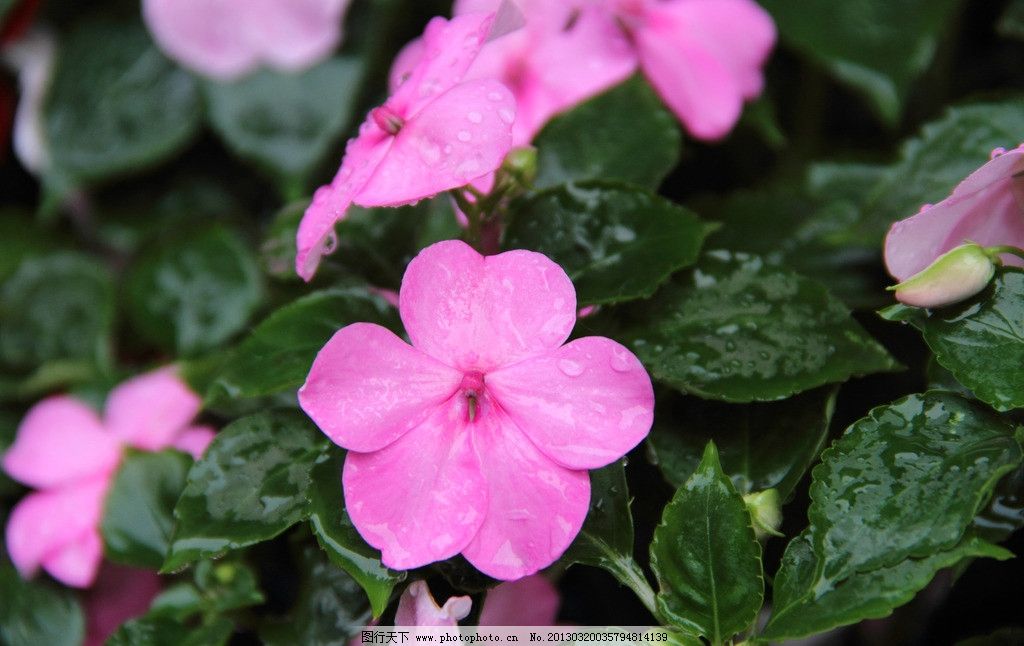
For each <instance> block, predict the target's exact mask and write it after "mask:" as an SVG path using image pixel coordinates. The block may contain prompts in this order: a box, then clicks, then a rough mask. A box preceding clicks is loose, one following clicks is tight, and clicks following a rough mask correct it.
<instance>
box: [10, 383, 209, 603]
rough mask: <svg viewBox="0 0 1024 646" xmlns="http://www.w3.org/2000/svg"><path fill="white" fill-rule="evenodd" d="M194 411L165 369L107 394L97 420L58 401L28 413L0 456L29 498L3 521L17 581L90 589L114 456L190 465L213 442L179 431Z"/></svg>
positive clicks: (197, 429)
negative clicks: (169, 456)
mask: <svg viewBox="0 0 1024 646" xmlns="http://www.w3.org/2000/svg"><path fill="white" fill-rule="evenodd" d="M200 403H201V402H200V399H199V397H198V396H197V395H196V394H195V393H193V392H192V391H190V390H189V389H188V387H187V386H186V385H185V384H184V383H183V382H182V381H181V379H179V378H178V376H177V374H176V373H175V370H174V368H173V367H165V368H161V369H159V370H155V371H153V372H149V373H147V374H144V375H140V376H138V377H135V378H133V379H129V380H128V381H126V382H124V383H123V384H121V385H119V386H118V387H116V388H114V390H113V391H111V393H110V395H109V397H108V398H107V402H106V407H105V411H104V416H103V419H100V416H99V415H97V413H96V412H95V411H94V410H93V409H92V408H90V407H89V406H88V405H86V404H85V403H83V402H81V401H79V400H77V399H75V398H73V397H70V396H67V395H57V396H53V397H49V398H47V399H44V400H43V401H41V402H39V403H38V404H36V405H35V406H33V407H32V409H31V410H29V412H28V413H27V414H26V415H25V418H24V419H23V420H22V421H21V425H20V426H19V428H18V434H17V437H16V438H15V440H14V444H12V445H11V447H10V448H9V449H8V450H7V452H6V453H5V454H4V456H3V467H4V470H5V471H6V472H7V473H8V475H10V476H11V477H12V478H14V479H15V480H18V481H19V482H21V483H23V484H25V485H28V486H29V487H34V488H35V489H37V490H38V491H36V492H34V493H31V494H29V495H27V496H25V498H23V499H22V500H21V502H19V503H18V504H17V506H15V508H14V510H13V511H12V512H11V516H10V518H9V519H8V521H7V551H8V553H9V554H10V556H11V561H13V562H14V565H15V567H17V569H18V572H19V573H20V574H21V575H22V576H23V577H25V578H29V577H31V576H33V575H34V574H35V573H36V571H37V570H38V569H39V567H40V566H42V567H43V569H45V570H46V571H47V572H49V573H50V574H51V575H53V577H54V578H56V579H57V580H59V581H61V582H63V583H65V584H67V585H69V586H73V587H79V588H84V587H88V586H89V585H90V584H92V582H93V580H94V579H95V577H96V571H97V569H98V568H99V565H100V561H101V560H102V558H103V541H102V539H101V537H100V532H99V526H100V521H101V519H102V515H103V500H104V498H105V497H106V494H107V490H108V489H109V488H110V484H111V482H112V478H113V476H114V473H115V472H116V470H117V467H118V465H119V463H120V461H121V454H122V449H123V447H125V446H132V447H135V448H137V449H142V450H146V451H156V450H160V449H163V448H167V447H175V448H179V449H181V450H183V451H187V452H189V453H191V454H192V455H193V456H194V457H197V458H198V456H199V455H201V454H202V452H203V450H204V449H205V448H206V446H207V445H208V444H209V443H210V441H211V440H212V439H213V430H212V429H210V428H207V427H203V426H190V425H189V423H190V422H191V420H192V418H193V417H195V415H196V413H198V412H199V407H200Z"/></svg>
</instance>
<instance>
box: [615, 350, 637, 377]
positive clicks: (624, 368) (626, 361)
mask: <svg viewBox="0 0 1024 646" xmlns="http://www.w3.org/2000/svg"><path fill="white" fill-rule="evenodd" d="M609 363H610V364H611V366H612V370H614V371H615V372H629V370H630V369H631V368H632V367H633V357H631V356H630V355H629V353H628V352H626V351H625V350H612V356H611V360H610V361H609Z"/></svg>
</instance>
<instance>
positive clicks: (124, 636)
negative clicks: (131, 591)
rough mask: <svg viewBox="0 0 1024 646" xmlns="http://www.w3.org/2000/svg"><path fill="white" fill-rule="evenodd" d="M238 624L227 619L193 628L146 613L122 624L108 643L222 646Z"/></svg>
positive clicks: (122, 645) (115, 645)
mask: <svg viewBox="0 0 1024 646" xmlns="http://www.w3.org/2000/svg"><path fill="white" fill-rule="evenodd" d="M232 632H234V625H233V624H232V623H231V622H230V621H229V620H227V619H223V618H220V619H215V620H214V621H213V622H212V623H210V624H205V625H202V626H199V627H197V628H190V627H188V626H186V625H184V624H182V623H181V622H179V621H175V620H173V619H167V618H165V617H151V616H149V615H145V616H143V617H140V618H138V619H132V620H131V621H129V622H127V623H125V624H124V625H122V626H121V627H120V628H119V629H118V630H117V632H115V633H114V634H113V635H111V637H110V639H108V640H107V646H222V645H223V644H226V643H227V642H228V638H230V637H231V633H232Z"/></svg>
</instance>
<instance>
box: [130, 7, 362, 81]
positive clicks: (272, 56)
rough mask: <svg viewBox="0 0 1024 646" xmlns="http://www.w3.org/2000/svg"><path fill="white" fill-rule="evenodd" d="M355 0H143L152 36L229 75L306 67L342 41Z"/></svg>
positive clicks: (169, 49)
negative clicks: (264, 67) (268, 68)
mask: <svg viewBox="0 0 1024 646" xmlns="http://www.w3.org/2000/svg"><path fill="white" fill-rule="evenodd" d="M349 2H351V0H287V1H286V2H282V0H142V14H143V17H144V18H145V20H146V25H147V26H148V27H149V30H150V32H151V33H152V34H153V38H154V39H155V40H156V42H157V44H158V45H160V48H161V49H162V50H163V51H164V52H165V53H166V54H167V55H168V56H170V57H171V58H173V59H175V60H176V61H178V62H179V63H181V64H182V65H184V66H186V67H188V68H191V69H193V70H195V71H197V72H199V73H200V74H203V75H206V76H210V77H213V78H218V79H222V80H230V79H233V78H236V77H239V76H242V75H243V74H247V73H249V72H251V71H253V70H255V69H256V68H257V67H259V66H260V65H269V66H271V67H274V68H278V69H281V70H287V71H295V70H301V69H304V68H306V67H309V66H311V65H313V64H314V63H316V62H318V61H320V60H321V59H323V58H324V57H325V56H327V55H328V54H330V53H331V51H332V50H333V49H334V48H335V47H337V46H338V43H339V41H340V40H341V23H342V19H343V17H344V15H345V11H346V9H348V5H349Z"/></svg>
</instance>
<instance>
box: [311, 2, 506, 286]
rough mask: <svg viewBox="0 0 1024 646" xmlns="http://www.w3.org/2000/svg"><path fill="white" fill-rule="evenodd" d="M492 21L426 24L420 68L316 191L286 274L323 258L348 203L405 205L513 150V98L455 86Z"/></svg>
mask: <svg viewBox="0 0 1024 646" xmlns="http://www.w3.org/2000/svg"><path fill="white" fill-rule="evenodd" d="M493 21H494V16H493V14H469V15H465V16H459V17H457V18H453V19H452V20H444V19H443V18H434V19H433V20H431V21H430V24H428V25H427V29H426V32H425V33H424V35H423V47H424V53H423V55H422V56H421V58H420V60H419V62H418V63H417V64H416V65H415V66H414V67H413V68H412V69H411V70H410V71H409V73H408V74H407V75H406V76H405V79H404V81H403V82H402V83H401V85H400V86H399V87H398V89H397V90H395V92H394V93H393V94H392V95H391V98H389V99H388V100H387V102H386V103H385V104H384V105H382V106H381V107H379V108H375V109H374V110H372V111H371V112H370V117H369V118H368V119H367V120H366V122H365V123H363V125H362V126H361V127H360V129H359V135H358V136H357V137H356V138H355V139H353V140H351V141H349V143H348V146H347V147H346V149H345V158H344V160H343V161H342V164H341V168H340V169H339V170H338V174H337V175H336V176H335V177H334V179H333V180H332V182H331V183H330V184H329V185H327V186H322V187H320V189H319V190H317V192H316V194H314V196H313V202H312V204H310V206H309V208H308V209H306V213H305V214H304V215H303V218H302V221H301V222H300V223H299V231H298V235H297V238H296V246H297V255H296V258H295V269H296V271H297V272H298V274H299V275H300V276H302V277H303V278H304V279H306V280H309V279H310V278H312V276H313V274H314V272H316V268H317V265H318V264H319V263H320V258H321V257H322V256H323V255H324V254H326V253H329V252H330V250H331V248H332V247H333V243H334V239H333V235H334V225H335V223H336V222H338V221H339V220H342V219H344V217H345V213H346V211H347V210H348V208H349V205H351V204H352V203H355V204H358V205H360V206H398V205H401V204H408V203H410V202H415V201H417V200H420V199H423V198H425V197H430V196H432V195H435V194H437V193H440V192H441V191H446V190H448V189H452V188H456V187H458V186H464V185H466V184H468V183H469V182H471V181H472V180H474V179H477V178H478V177H481V176H483V175H486V174H488V173H490V172H491V171H493V170H495V169H496V168H498V166H500V165H501V161H502V159H504V157H505V153H507V152H508V150H509V148H510V147H511V145H512V135H511V129H512V122H513V121H514V120H515V102H514V101H513V99H512V94H511V93H510V92H509V91H508V88H506V87H505V86H504V85H502V84H501V83H499V82H497V81H495V80H493V79H480V80H474V81H466V82H461V81H462V77H463V75H464V74H465V73H466V70H467V69H468V68H469V66H470V65H471V64H472V63H473V60H474V59H475V58H476V56H477V54H478V53H479V51H480V48H481V47H482V46H483V44H484V42H485V40H486V38H487V36H488V34H489V33H490V30H491V25H492V23H493Z"/></svg>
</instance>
